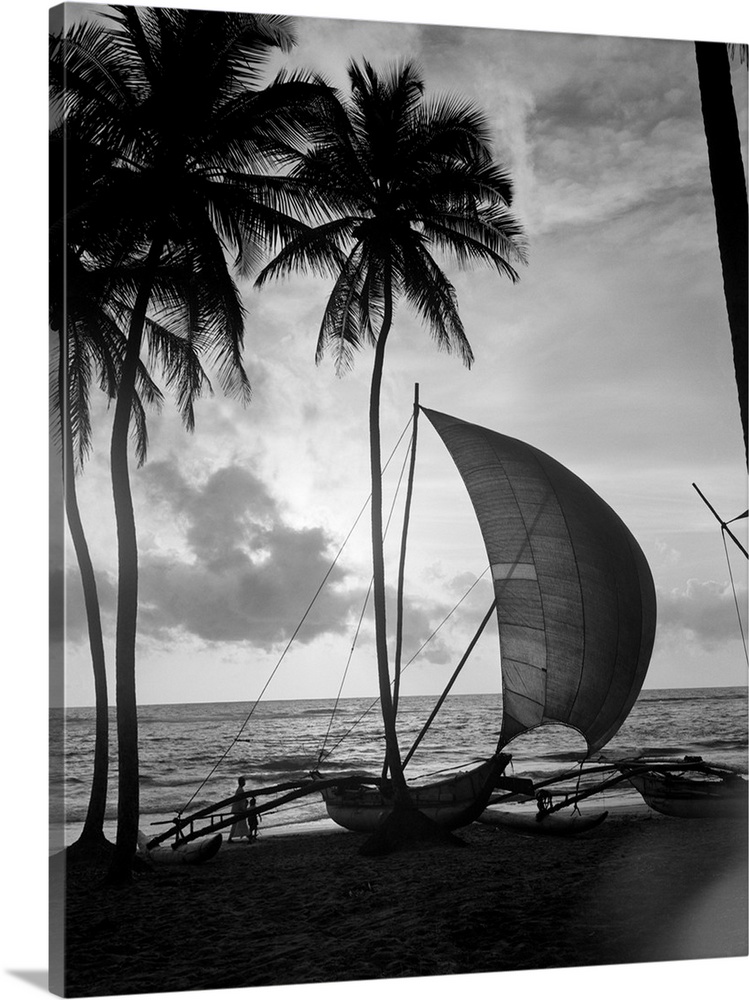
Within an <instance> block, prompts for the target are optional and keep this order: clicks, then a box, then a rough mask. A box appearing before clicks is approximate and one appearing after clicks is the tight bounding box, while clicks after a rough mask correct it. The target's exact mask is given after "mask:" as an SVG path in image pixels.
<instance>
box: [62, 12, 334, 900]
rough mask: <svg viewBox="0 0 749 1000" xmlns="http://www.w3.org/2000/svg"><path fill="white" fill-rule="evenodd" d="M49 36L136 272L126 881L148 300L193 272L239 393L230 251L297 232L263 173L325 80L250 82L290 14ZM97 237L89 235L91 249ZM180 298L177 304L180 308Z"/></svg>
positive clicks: (122, 481)
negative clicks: (103, 162)
mask: <svg viewBox="0 0 749 1000" xmlns="http://www.w3.org/2000/svg"><path fill="white" fill-rule="evenodd" d="M113 11H114V13H113V14H112V15H111V16H109V17H107V18H106V19H105V20H104V21H97V22H93V23H89V24H83V25H80V26H76V27H73V28H71V29H70V30H69V31H68V32H66V33H65V34H64V35H63V36H61V37H60V38H58V39H57V40H56V42H55V45H54V46H53V54H52V79H53V85H54V86H55V90H56V93H57V95H58V97H59V101H60V104H61V110H62V114H63V117H64V120H65V121H66V122H67V123H68V125H71V126H73V127H74V128H75V133H76V135H78V136H80V137H81V140H82V141H83V142H85V143H88V144H89V145H91V146H92V147H97V148H101V149H102V150H107V151H109V152H110V153H111V154H112V156H111V168H110V169H109V170H107V171H106V172H105V173H103V174H102V178H101V183H100V184H99V185H98V188H97V191H96V192H95V195H94V196H93V198H92V201H91V205H90V208H91V211H92V217H94V212H95V217H96V218H97V220H98V223H97V226H96V233H95V234H94V235H95V236H96V237H98V236H100V235H101V234H103V233H107V234H108V240H109V246H110V250H111V264H112V266H113V267H114V268H117V267H118V266H122V265H124V264H127V265H128V266H130V267H131V268H132V270H133V271H134V272H137V274H138V280H137V285H135V286H133V289H132V296H131V297H130V298H129V300H128V301H127V303H126V310H124V312H123V316H126V318H127V345H126V350H125V354H124V356H123V359H122V364H121V367H120V370H119V379H118V385H117V402H116V405H115V411H114V420H113V430H112V440H111V450H110V462H111V474H112V489H113V496H114V507H115V518H116V523H117V550H118V562H119V568H118V594H117V634H116V644H115V656H116V694H117V733H118V751H119V758H118V759H119V776H120V777H119V794H118V815H117V842H116V849H115V854H114V858H113V862H112V867H111V869H110V873H109V877H110V879H112V880H113V881H121V880H126V879H129V878H130V872H131V866H132V859H133V857H134V853H135V849H136V844H137V832H138V812H139V794H138V781H139V774H138V726H137V701H136V690H135V640H136V629H137V610H138V549H137V536H136V525H135V517H134V511H133V503H132V494H131V488H130V473H129V462H128V448H127V445H128V436H129V432H130V425H131V417H132V412H133V406H134V403H135V398H136V395H135V385H136V377H137V372H138V369H139V365H140V355H141V349H142V347H143V342H144V333H145V332H146V330H147V317H148V311H149V306H150V304H151V303H152V300H153V297H154V294H155V293H156V291H157V289H158V287H159V281H160V276H161V275H162V274H163V273H164V270H165V268H166V269H169V268H172V269H176V270H178V271H180V272H181V273H183V274H184V272H185V271H189V273H190V275H191V277H192V285H191V288H192V298H191V299H190V300H189V301H187V302H186V303H185V308H184V318H185V320H186V325H185V328H184V330H183V336H184V337H185V338H186V339H187V340H189V341H191V342H192V343H194V344H199V345H200V351H201V352H204V351H206V350H209V351H210V356H211V359H212V361H213V362H214V363H215V364H216V366H217V369H218V377H219V380H220V382H221V384H222V387H223V388H224V390H225V391H226V392H228V393H230V394H232V395H234V396H236V397H238V398H239V400H240V401H241V402H243V403H246V402H247V401H248V400H249V395H250V386H249V381H248V379H247V376H246V373H245V371H244V369H243V367H242V361H241V349H242V341H243V327H244V311H243V308H242V304H241V300H240V298H239V294H238V291H237V288H236V285H235V283H234V281H233V279H232V276H231V273H230V269H229V265H228V263H227V259H226V255H225V251H226V250H227V249H231V250H232V251H233V253H234V266H235V269H236V271H237V272H238V274H239V275H240V276H246V275H247V274H248V273H249V272H250V271H251V270H252V268H253V267H254V266H255V265H256V264H257V263H258V262H259V259H260V254H261V253H262V252H263V251H264V250H265V249H266V248H267V246H268V244H272V242H273V240H274V239H275V238H278V237H281V238H289V237H290V236H292V235H294V233H295V232H296V230H297V228H298V224H297V223H295V222H294V219H293V217H292V216H291V214H290V212H289V210H290V209H291V208H293V207H294V206H295V204H297V196H296V194H295V192H294V189H293V187H292V186H291V185H290V184H289V183H288V182H286V181H285V180H284V178H282V177H277V176H271V175H270V174H269V172H268V171H269V169H271V168H272V167H273V166H274V157H275V156H276V155H277V154H279V153H280V152H282V151H283V150H285V149H286V148H287V147H288V146H289V145H290V144H292V145H293V144H294V143H295V142H300V141H302V139H303V136H304V123H305V122H306V121H307V119H308V118H309V116H310V114H312V113H313V111H314V100H315V97H316V95H317V94H318V93H319V90H318V89H317V88H315V87H314V86H313V85H312V84H311V83H310V82H308V81H307V80H305V79H304V78H303V77H302V76H301V75H297V76H287V75H285V74H283V73H281V74H279V75H278V76H277V77H276V79H275V80H274V81H273V82H272V83H271V84H270V85H269V86H268V87H266V88H264V89H259V88H258V84H259V81H260V75H261V72H262V70H263V68H264V66H265V64H266V62H267V58H268V56H269V53H270V52H271V51H272V50H273V49H274V48H278V49H281V50H282V51H285V50H287V49H288V48H289V47H290V46H291V45H292V44H293V40H294V39H293V34H292V32H291V23H290V21H289V20H288V19H287V18H284V17H278V16H267V15H252V14H232V13H212V12H205V11H190V10H182V11H180V10H169V9H164V8H131V7H115V8H113ZM100 249H101V241H100V240H99V239H98V238H95V239H92V244H91V246H90V247H83V248H82V251H83V253H82V256H83V258H84V259H85V257H86V254H90V255H91V256H92V257H94V258H95V257H96V254H97V252H98V251H99V250H100ZM175 304H176V301H175V302H174V303H172V305H175Z"/></svg>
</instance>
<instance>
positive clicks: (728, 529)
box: [692, 483, 749, 559]
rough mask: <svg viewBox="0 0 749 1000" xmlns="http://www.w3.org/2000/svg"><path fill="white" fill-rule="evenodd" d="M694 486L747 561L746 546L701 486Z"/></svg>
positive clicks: (748, 557)
mask: <svg viewBox="0 0 749 1000" xmlns="http://www.w3.org/2000/svg"><path fill="white" fill-rule="evenodd" d="M692 486H694V488H695V489H696V490H697V492H698V493H699V495H700V497H701V498H702V500H703V502H704V503H705V506H706V507H707V508H708V510H710V511H711V512H712V514H713V516H714V517H715V519H716V520H717V522H718V524H720V526H721V528H722V529H723V531H725V532H726V534H727V535H729V536H730V538H731V539H733V541H734V542H735V543H736V545H738V547H739V548H740V549H741V551H742V552H743V553H744V555H745V556H746V557H747V559H749V552H747V551H746V549H745V548H744V546H743V545H742V544H741V542H740V541H739V540H738V538H737V537H736V536H735V535H734V533H733V532H732V531H731V529H730V528H729V527H728V524H727V523H726V522H725V521H724V520H723V518H722V517H721V516H720V514H719V513H718V512H717V510H716V509H715V507H713V505H712V504H711V503H710V501H709V500H708V499H707V497H706V496H705V494H704V493H703V492H702V490H701V489H700V488H699V486H698V485H697V483H692ZM743 516H744V515H742V517H743Z"/></svg>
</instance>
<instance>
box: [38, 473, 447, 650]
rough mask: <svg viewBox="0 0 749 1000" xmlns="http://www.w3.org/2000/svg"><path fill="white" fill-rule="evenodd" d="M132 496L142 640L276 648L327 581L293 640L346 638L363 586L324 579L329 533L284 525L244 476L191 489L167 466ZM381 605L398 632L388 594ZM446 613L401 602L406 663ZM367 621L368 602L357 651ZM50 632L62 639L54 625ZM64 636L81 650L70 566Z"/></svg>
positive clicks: (437, 606) (107, 585)
mask: <svg viewBox="0 0 749 1000" xmlns="http://www.w3.org/2000/svg"><path fill="white" fill-rule="evenodd" d="M139 487H140V489H141V490H142V502H144V503H145V505H147V507H148V513H149V518H148V521H149V528H148V531H147V532H143V535H142V537H141V539H140V543H141V544H140V549H141V551H140V608H139V617H138V625H139V636H140V637H141V639H147V640H151V641H156V642H159V643H163V642H170V641H174V640H175V639H189V638H190V637H192V638H195V639H198V640H201V641H203V642H206V643H220V642H228V643H239V642H241V643H249V644H251V645H252V646H254V647H256V648H258V649H263V650H269V649H272V648H274V647H277V646H278V645H279V644H282V643H285V642H287V641H288V640H289V639H290V638H291V636H292V634H293V633H294V631H295V629H296V628H297V626H298V625H299V623H300V622H301V621H302V618H303V617H304V616H305V612H307V610H308V606H309V605H310V602H311V601H312V599H313V596H314V595H315V593H316V591H317V588H318V587H319V585H320V584H321V583H322V581H323V580H324V579H326V577H327V580H326V585H325V587H324V588H323V590H322V591H321V593H320V595H319V597H318V598H317V600H316V601H315V602H314V606H313V607H312V609H311V610H310V611H309V613H308V614H307V615H306V618H305V620H304V624H303V625H302V627H301V629H300V631H299V633H298V636H297V641H299V642H301V643H311V642H312V641H313V640H314V639H316V638H317V637H318V636H320V635H323V634H351V635H353V632H354V628H355V625H356V622H357V621H358V619H359V616H360V615H361V612H362V607H363V606H364V601H365V597H366V594H367V590H368V586H369V581H368V580H363V579H362V578H361V576H360V574H358V573H357V572H356V571H354V570H353V569H351V568H350V567H346V566H345V565H344V564H343V563H342V562H338V563H337V564H336V565H335V566H334V567H333V568H332V569H331V564H332V562H333V556H334V555H335V553H336V551H337V543H335V542H334V539H333V538H332V537H331V535H330V534H329V533H328V532H327V531H325V530H324V529H323V528H320V527H308V526H303V527H299V526H296V525H295V524H293V523H291V521H290V519H289V516H288V515H287V513H286V512H285V511H284V509H283V508H282V506H281V504H280V503H279V502H278V501H277V500H276V498H275V497H274V496H273V495H272V494H271V493H270V492H269V490H268V488H267V486H266V485H265V484H264V482H263V481H262V480H261V479H260V478H259V476H258V475H257V474H256V473H255V472H253V471H252V470H251V469H248V468H245V467H240V466H238V465H230V466H224V467H222V468H219V469H217V470H215V471H214V472H212V473H211V474H210V475H208V476H207V477H206V478H204V479H202V480H194V481H193V480H191V479H190V478H189V476H188V475H187V474H185V473H184V472H182V471H181V470H180V468H178V466H177V465H176V463H175V462H172V461H165V462H154V463H151V464H150V465H148V466H147V467H146V468H145V469H144V470H142V473H141V474H140V483H139ZM58 575H59V572H58ZM98 582H99V596H100V603H101V608H102V615H103V619H104V627H105V631H110V630H112V629H113V628H114V623H115V609H116V579H115V578H114V576H112V575H111V574H107V573H100V574H99V579H98ZM58 589H59V588H58ZM388 605H389V621H390V623H391V624H394V622H395V601H394V595H393V593H392V591H391V590H389V593H388ZM448 610H449V609H448V608H447V606H446V605H442V604H441V603H440V602H439V601H423V600H422V601H415V600H409V599H407V600H406V607H405V626H404V656H406V657H408V656H411V655H412V654H413V652H414V651H415V650H416V649H418V648H419V647H420V646H421V645H422V644H423V643H424V642H425V641H426V640H427V639H428V638H429V636H430V635H431V633H432V631H433V630H434V628H435V626H436V625H437V624H438V623H439V622H440V621H441V620H442V618H443V617H444V616H445V615H446V614H447V611H448ZM371 618H372V606H371V598H370V601H369V604H368V606H367V609H366V613H365V622H366V623H367V627H366V628H365V629H364V630H363V632H362V636H361V642H362V643H364V644H366V643H368V642H371V636H372V632H373V629H372V627H371ZM54 627H55V634H57V635H61V633H62V620H61V618H60V616H59V615H57V616H56V618H55V621H54ZM65 628H66V635H67V638H68V640H69V641H74V642H82V641H84V640H85V637H86V632H85V617H84V609H83V601H82V595H81V588H80V583H79V580H78V575H77V569H76V567H75V566H74V565H70V566H68V568H67V575H66V615H65ZM423 657H424V659H425V660H426V661H427V662H430V663H442V662H446V661H448V660H449V659H450V658H451V654H450V651H449V649H448V646H447V645H446V643H445V642H444V641H442V640H439V639H437V640H433V641H432V642H431V643H430V644H429V646H428V649H427V650H425V652H424V654H423Z"/></svg>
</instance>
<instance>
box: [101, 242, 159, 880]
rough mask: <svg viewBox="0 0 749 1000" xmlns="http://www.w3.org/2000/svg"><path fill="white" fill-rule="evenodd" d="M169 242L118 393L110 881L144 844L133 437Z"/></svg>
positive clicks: (145, 297) (139, 303) (150, 274)
mask: <svg viewBox="0 0 749 1000" xmlns="http://www.w3.org/2000/svg"><path fill="white" fill-rule="evenodd" d="M162 249H163V242H162V241H161V239H154V241H153V242H152V244H151V247H150V249H149V252H148V257H147V259H146V264H145V274H144V278H143V283H142V285H141V287H140V289H139V291H138V295H137V297H136V300H135V306H134V308H133V313H132V317H131V321H130V329H129V332H128V338H127V348H126V351H125V357H124V360H123V363H122V372H121V375H120V383H119V387H118V392H117V404H116V406H115V411H114V422H113V427H112V444H111V451H110V462H111V469H112V492H113V496H114V512H115V520H116V522H117V556H118V577H117V636H116V646H115V666H116V691H117V741H118V747H117V749H118V758H117V759H118V765H119V789H118V797H117V840H116V843H115V852H114V856H113V858H112V865H111V867H110V870H109V874H108V879H109V881H111V882H122V881H128V880H129V879H130V878H131V874H132V864H133V858H134V857H135V851H136V848H137V844H138V822H139V817H140V776H139V764H138V705H137V699H136V691H135V640H136V632H137V618H138V539H137V535H136V530H135V512H134V510H133V496H132V491H131V488H130V470H129V463H128V437H129V431H130V415H131V410H132V403H133V398H134V395H135V376H136V372H137V368H138V362H139V359H140V349H141V343H142V340H143V329H144V326H145V320H146V310H147V309H148V302H149V299H150V297H151V291H152V289H153V282H154V278H155V274H156V269H157V268H158V265H159V260H160V259H161V251H162Z"/></svg>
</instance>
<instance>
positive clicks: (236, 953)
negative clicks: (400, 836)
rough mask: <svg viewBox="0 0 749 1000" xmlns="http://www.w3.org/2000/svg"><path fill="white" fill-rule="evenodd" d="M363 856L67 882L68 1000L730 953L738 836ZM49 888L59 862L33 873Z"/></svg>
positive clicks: (617, 831) (741, 941)
mask: <svg viewBox="0 0 749 1000" xmlns="http://www.w3.org/2000/svg"><path fill="white" fill-rule="evenodd" d="M460 837H461V839H462V840H463V841H464V846H463V847H460V848H444V847H439V848H430V849H425V850H419V851H410V852H404V853H399V854H394V855H391V856H389V857H385V858H366V857H362V856H361V855H359V853H358V848H359V847H360V845H361V843H362V842H363V839H364V838H363V837H361V836H359V835H355V834H347V833H330V832H324V833H306V834H304V835H299V836H266V837H263V836H262V835H261V837H260V839H259V840H258V841H257V843H255V844H252V845H245V844H232V845H226V844H225V845H224V846H223V847H222V849H221V851H220V852H219V854H218V855H217V856H216V857H215V858H214V859H213V860H211V861H210V862H208V863H206V864H204V865H202V866H199V867H190V866H161V867H154V869H153V870H152V871H150V872H148V873H144V874H142V875H139V876H138V878H137V880H136V882H135V883H134V884H133V885H132V886H131V887H128V888H125V889H118V890H113V889H111V888H106V887H104V886H103V885H102V884H101V878H100V876H101V872H100V871H96V870H92V869H91V868H90V867H89V868H71V869H69V871H68V885H67V889H68V905H67V926H66V932H67V983H66V985H67V991H68V994H69V995H70V996H102V995H108V994H119V993H133V992H146V993H157V992H161V991H177V990H206V989H219V988H224V987H245V986H270V985H278V984H297V983H322V982H340V981H347V980H366V979H379V978H390V977H394V978H399V977H410V976H432V975H447V974H459V973H468V972H500V971H503V970H520V969H544V968H555V967H567V966H590V965H606V964H613V963H631V962H653V961H665V960H672V959H688V958H716V957H728V956H743V955H746V954H747V837H746V828H745V827H744V825H743V824H742V823H740V822H733V823H731V822H725V821H718V820H715V821H713V820H693V821H688V820H675V819H669V818H667V817H658V816H656V815H655V814H639V815H631V814H625V813H620V814H614V815H613V817H610V818H609V819H608V820H607V821H606V822H605V823H604V824H603V825H602V826H600V827H598V828H597V829H595V830H594V831H592V832H590V833H588V834H586V835H585V836H583V837H579V838H576V839H567V838H555V837H533V836H528V835H525V834H523V833H520V832H517V831H514V830H507V829H502V828H497V827H490V826H485V825H481V824H474V825H473V826H471V827H469V828H467V829H465V830H463V831H461V832H460ZM50 871H51V880H52V885H53V886H55V887H57V888H58V889H59V887H60V880H61V877H62V872H61V865H60V863H59V858H57V859H56V858H52V859H51V861H50Z"/></svg>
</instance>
